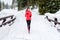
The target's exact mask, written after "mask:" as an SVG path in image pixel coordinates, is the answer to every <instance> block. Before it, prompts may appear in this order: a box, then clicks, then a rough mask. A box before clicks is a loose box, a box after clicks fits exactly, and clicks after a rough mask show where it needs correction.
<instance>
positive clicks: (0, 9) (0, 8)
mask: <svg viewBox="0 0 60 40" xmlns="http://www.w3.org/2000/svg"><path fill="white" fill-rule="evenodd" d="M0 11H1V1H0Z"/></svg>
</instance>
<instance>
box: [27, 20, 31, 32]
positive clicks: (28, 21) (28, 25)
mask: <svg viewBox="0 0 60 40" xmlns="http://www.w3.org/2000/svg"><path fill="white" fill-rule="evenodd" d="M30 23H31V20H27V27H28V32H29V33H30Z"/></svg>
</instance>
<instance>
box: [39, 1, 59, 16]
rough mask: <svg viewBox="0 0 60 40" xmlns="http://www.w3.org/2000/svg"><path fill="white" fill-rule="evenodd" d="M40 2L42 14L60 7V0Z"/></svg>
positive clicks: (53, 11) (55, 10)
mask: <svg viewBox="0 0 60 40" xmlns="http://www.w3.org/2000/svg"><path fill="white" fill-rule="evenodd" d="M38 4H39V12H40V14H42V15H43V14H45V13H46V12H49V13H55V12H57V11H58V10H59V9H60V0H39V3H38Z"/></svg>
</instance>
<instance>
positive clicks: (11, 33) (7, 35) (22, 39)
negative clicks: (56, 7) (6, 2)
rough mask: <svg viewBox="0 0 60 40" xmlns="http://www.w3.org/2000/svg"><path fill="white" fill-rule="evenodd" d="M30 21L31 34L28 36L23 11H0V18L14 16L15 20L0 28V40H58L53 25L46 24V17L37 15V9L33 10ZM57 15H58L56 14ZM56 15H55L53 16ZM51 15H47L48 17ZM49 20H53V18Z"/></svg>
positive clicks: (57, 34) (58, 33)
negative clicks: (11, 23)
mask: <svg viewBox="0 0 60 40" xmlns="http://www.w3.org/2000/svg"><path fill="white" fill-rule="evenodd" d="M31 11H32V21H31V33H30V34H28V31H27V24H26V20H25V9H24V10H21V11H17V10H11V9H10V10H7V9H5V10H2V11H1V13H3V14H1V13H0V15H1V17H2V16H4V15H6V16H7V15H15V16H16V20H15V22H14V24H13V25H11V26H9V25H8V24H7V25H6V26H2V27H1V28H0V40H60V32H58V31H57V27H54V24H53V23H52V22H51V23H50V22H48V20H47V19H46V18H45V16H46V15H48V14H46V15H39V13H38V9H33V10H31ZM58 14H59V13H58ZM54 15H57V14H54ZM50 16H51V15H49V17H50ZM51 18H52V19H53V18H54V16H53V17H52V16H51Z"/></svg>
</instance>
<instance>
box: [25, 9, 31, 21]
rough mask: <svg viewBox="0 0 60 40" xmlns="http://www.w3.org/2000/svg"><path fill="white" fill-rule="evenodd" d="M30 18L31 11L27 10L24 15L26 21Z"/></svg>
mask: <svg viewBox="0 0 60 40" xmlns="http://www.w3.org/2000/svg"><path fill="white" fill-rule="evenodd" d="M31 16H32V14H31V11H30V10H29V9H27V10H26V13H25V17H26V20H31Z"/></svg>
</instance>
